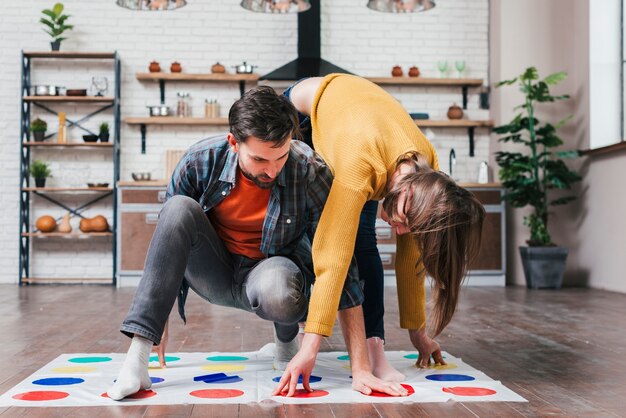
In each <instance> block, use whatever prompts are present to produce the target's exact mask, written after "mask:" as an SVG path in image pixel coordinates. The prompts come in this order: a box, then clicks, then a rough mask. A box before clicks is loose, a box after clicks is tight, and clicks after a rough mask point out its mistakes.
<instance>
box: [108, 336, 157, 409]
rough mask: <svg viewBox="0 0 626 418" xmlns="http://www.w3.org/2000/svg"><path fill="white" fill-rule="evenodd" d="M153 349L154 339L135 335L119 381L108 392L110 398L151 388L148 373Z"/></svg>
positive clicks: (117, 399)
mask: <svg viewBox="0 0 626 418" xmlns="http://www.w3.org/2000/svg"><path fill="white" fill-rule="evenodd" d="M151 351H152V341H150V340H148V339H146V338H143V337H140V336H138V335H135V336H134V337H133V340H132V341H131V343H130V348H129V349H128V353H127V354H126V359H125V360H124V364H122V370H120V374H119V376H118V377H117V381H116V382H115V383H114V384H113V387H112V388H111V389H109V391H108V392H107V394H108V395H109V398H111V399H114V400H116V401H119V400H121V399H124V398H125V397H127V396H128V395H132V394H133V393H137V392H139V390H141V389H149V388H150V386H152V381H151V380H150V375H149V374H148V364H149V363H150V352H151Z"/></svg>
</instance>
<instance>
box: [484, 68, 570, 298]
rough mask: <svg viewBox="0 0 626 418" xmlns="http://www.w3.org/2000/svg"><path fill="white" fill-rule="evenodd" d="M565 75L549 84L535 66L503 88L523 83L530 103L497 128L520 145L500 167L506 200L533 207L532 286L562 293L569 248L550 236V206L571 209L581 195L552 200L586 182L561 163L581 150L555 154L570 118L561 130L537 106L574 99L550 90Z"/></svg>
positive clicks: (525, 255)
mask: <svg viewBox="0 0 626 418" xmlns="http://www.w3.org/2000/svg"><path fill="white" fill-rule="evenodd" d="M566 76H567V74H566V73H564V72H559V73H554V74H551V75H549V76H547V77H546V78H544V79H541V78H539V74H538V73H537V70H536V69H535V68H534V67H530V68H528V69H526V71H524V72H523V73H522V74H521V75H520V76H518V77H516V78H514V79H512V80H506V81H502V82H500V83H498V85H497V87H501V86H510V85H513V84H518V86H519V89H520V91H521V92H522V93H523V98H524V103H522V104H521V105H519V106H517V107H516V108H515V109H516V110H517V115H516V116H515V117H514V118H513V120H512V121H511V122H509V123H508V124H506V125H502V126H498V127H496V128H494V132H495V133H497V134H500V135H503V136H502V137H501V138H500V139H499V141H500V142H503V143H514V144H516V145H517V146H518V148H517V149H516V150H515V151H500V152H497V153H496V161H497V162H498V165H499V166H500V179H501V180H502V184H503V186H504V187H505V189H506V192H505V194H504V200H506V201H507V202H509V203H510V204H511V206H513V207H515V208H524V207H527V206H530V207H531V209H532V211H531V213H530V214H529V215H528V216H526V217H524V225H525V226H527V227H528V228H529V230H530V231H529V232H530V238H529V239H528V240H527V241H526V242H527V243H528V247H519V251H520V256H521V258H522V264H523V267H524V275H525V276H526V283H527V286H528V287H529V288H531V289H537V288H559V287H561V283H562V280H563V273H564V271H565V262H566V260H567V253H568V249H567V248H564V247H558V246H556V244H554V243H553V242H552V238H551V236H550V233H549V232H548V218H549V215H552V214H553V213H551V212H550V211H549V207H550V206H558V205H565V204H567V203H569V202H571V201H572V200H574V199H576V196H573V195H572V196H556V197H555V196H552V192H553V191H555V190H569V189H571V187H572V184H574V183H576V182H577V181H580V180H581V177H580V175H579V174H578V173H576V172H575V171H572V170H570V169H569V168H568V167H567V165H566V164H565V162H564V161H563V160H562V159H561V158H575V157H578V156H579V155H580V153H579V152H578V151H576V150H572V151H552V149H553V148H555V147H558V146H560V145H562V144H563V140H562V139H561V138H559V136H558V134H557V130H558V129H559V128H560V127H561V126H563V125H564V124H565V123H567V122H568V121H569V120H570V119H571V117H566V118H564V119H563V120H561V121H560V122H558V123H557V124H555V125H552V124H550V123H541V122H540V121H539V119H538V116H537V109H536V106H537V104H539V103H541V104H543V105H544V106H546V105H547V104H549V103H553V102H555V101H558V100H563V99H567V98H569V96H568V95H562V96H554V95H552V94H551V93H550V86H554V85H556V84H558V83H559V82H561V81H563V80H564V79H565V77H566Z"/></svg>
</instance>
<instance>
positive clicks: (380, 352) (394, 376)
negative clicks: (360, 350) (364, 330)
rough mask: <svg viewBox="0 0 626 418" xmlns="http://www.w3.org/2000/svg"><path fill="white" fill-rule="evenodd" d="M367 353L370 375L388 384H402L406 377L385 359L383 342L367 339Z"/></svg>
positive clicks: (373, 338)
mask: <svg viewBox="0 0 626 418" xmlns="http://www.w3.org/2000/svg"><path fill="white" fill-rule="evenodd" d="M367 351H368V354H369V359H370V366H371V367H372V374H373V375H374V376H376V377H378V378H379V379H382V380H386V381H388V382H398V383H400V382H404V379H406V376H404V375H403V374H402V373H400V372H399V371H397V370H396V369H395V368H393V366H392V365H391V364H390V363H389V360H387V357H385V342H384V341H383V340H381V339H380V338H378V337H372V338H368V339H367Z"/></svg>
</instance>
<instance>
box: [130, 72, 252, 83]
mask: <svg viewBox="0 0 626 418" xmlns="http://www.w3.org/2000/svg"><path fill="white" fill-rule="evenodd" d="M136 77H137V80H139V81H160V80H165V81H192V82H193V81H200V82H201V81H214V82H234V81H258V80H259V74H226V73H224V74H212V73H196V74H192V73H137V74H136Z"/></svg>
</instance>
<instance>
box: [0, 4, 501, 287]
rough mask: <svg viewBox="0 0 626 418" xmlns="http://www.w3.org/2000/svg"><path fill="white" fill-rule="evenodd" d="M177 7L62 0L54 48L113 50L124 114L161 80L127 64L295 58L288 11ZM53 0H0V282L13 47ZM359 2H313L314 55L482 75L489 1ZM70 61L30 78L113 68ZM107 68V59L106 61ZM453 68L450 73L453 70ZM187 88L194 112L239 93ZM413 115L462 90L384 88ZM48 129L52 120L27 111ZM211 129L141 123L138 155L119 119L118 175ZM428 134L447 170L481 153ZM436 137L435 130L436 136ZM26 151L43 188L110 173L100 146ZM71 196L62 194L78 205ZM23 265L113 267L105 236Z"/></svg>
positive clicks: (11, 203) (11, 242) (7, 215)
mask: <svg viewBox="0 0 626 418" xmlns="http://www.w3.org/2000/svg"><path fill="white" fill-rule="evenodd" d="M188 2H189V4H188V6H186V7H185V8H183V9H180V10H178V11H174V12H165V13H162V12H161V13H149V12H133V11H130V10H125V9H122V8H119V7H117V6H116V5H115V1H114V0H97V1H96V0H65V1H64V4H65V6H66V12H67V13H69V14H71V15H72V17H71V19H70V23H72V24H74V25H75V30H74V31H72V33H71V34H70V36H69V39H68V40H67V41H65V42H64V43H63V45H62V47H61V48H62V50H65V51H71V50H79V51H113V50H117V51H118V52H119V54H120V56H121V59H122V118H124V117H129V116H145V115H147V113H146V112H147V111H146V108H145V106H146V105H150V104H158V103H159V91H158V84H156V83H140V82H138V81H137V80H136V79H135V73H136V72H140V71H141V72H144V71H146V70H147V66H148V63H149V62H150V61H151V60H153V59H156V60H157V61H159V62H160V63H161V66H162V67H163V68H166V69H167V68H169V64H170V63H171V62H172V61H174V60H178V61H180V62H181V63H182V65H183V69H184V71H187V72H208V71H209V69H210V67H211V65H212V64H213V63H215V62H216V61H220V62H221V63H223V64H224V65H226V66H227V68H228V69H229V70H232V68H229V67H230V66H234V65H236V64H239V63H241V62H242V61H243V60H246V61H247V62H248V63H251V64H254V65H258V66H259V68H258V69H257V71H258V72H259V73H261V74H264V73H267V72H269V71H270V70H273V69H275V68H276V67H278V66H280V65H282V64H284V63H286V62H288V61H290V60H292V59H293V58H294V57H295V55H296V25H297V18H296V16H295V15H284V16H274V15H263V14H256V13H251V12H248V11H246V10H244V9H242V8H241V7H240V6H239V0H189V1H188ZM53 3H54V0H50V1H42V0H21V1H10V2H9V1H3V2H2V6H3V7H2V13H1V14H0V39H1V42H0V168H1V170H0V185H1V187H2V192H3V193H2V195H1V196H0V201H1V203H2V204H1V205H0V208H1V211H2V213H1V215H2V216H0V225H1V228H0V282H4V283H15V282H16V281H17V276H18V262H17V258H18V219H19V218H18V207H19V203H18V202H19V201H18V198H19V193H18V186H19V184H18V183H19V132H20V128H19V118H20V113H19V95H20V58H19V57H20V50H21V49H24V50H29V51H35V50H37V51H41V50H43V51H45V50H48V49H49V44H48V42H49V38H48V36H47V35H46V34H45V33H44V32H43V31H42V30H41V25H40V24H39V23H38V20H39V17H40V11H41V10H42V9H43V8H47V7H50V6H51V5H52V4H53ZM365 4H366V1H365V0H360V1H354V0H333V1H331V0H322V55H323V57H324V58H325V59H327V60H329V61H331V62H333V63H335V64H336V65H339V66H340V67H343V68H345V69H347V70H349V71H352V72H354V73H356V74H359V75H364V76H388V75H389V74H390V71H391V67H392V66H394V65H396V64H397V65H401V66H402V67H403V69H404V70H405V72H406V71H408V67H410V66H412V65H417V66H419V67H420V70H421V72H422V75H423V76H425V77H429V76H432V77H435V76H437V70H436V63H437V61H438V60H442V59H447V60H448V61H449V65H450V67H453V65H454V61H455V60H458V59H464V60H465V61H466V67H467V69H466V75H467V76H468V77H476V78H486V77H487V68H488V42H487V35H488V28H487V24H488V0H440V1H439V2H437V7H436V8H435V9H433V10H431V11H429V12H428V13H424V14H413V15H391V14H382V13H378V12H374V11H371V10H369V9H368V8H367V7H365ZM68 64H69V63H68V62H58V61H51V62H45V63H44V62H41V61H38V62H36V64H35V66H34V68H33V73H32V75H33V78H32V82H33V84H37V83H58V84H61V85H65V86H66V87H68V88H86V87H89V84H90V80H91V77H92V76H93V75H107V76H108V78H109V81H110V83H111V87H112V73H111V72H109V71H110V70H109V68H110V67H107V66H106V65H102V64H95V63H87V64H86V65H81V66H72V65H71V64H70V65H69V66H68ZM107 65H108V64H107ZM454 74H455V73H454V71H451V72H450V75H451V76H453V75H454ZM178 90H187V91H190V92H191V96H192V103H193V112H194V114H195V115H201V114H202V113H203V107H202V106H203V101H204V99H205V98H217V99H218V100H219V102H220V104H221V112H222V115H223V116H225V115H226V114H227V112H228V108H229V106H230V104H231V103H232V102H233V101H234V100H235V99H236V98H237V97H238V95H239V90H238V86H237V85H236V84H233V85H222V84H211V83H206V84H177V83H170V84H168V85H167V87H166V102H167V103H169V104H171V105H173V104H175V98H176V96H175V95H176V91H178ZM389 91H390V92H391V93H393V94H394V96H396V97H397V98H398V99H399V100H400V101H401V102H402V103H403V104H404V106H405V107H406V108H407V110H409V111H411V112H417V111H426V112H429V113H430V115H431V118H432V119H441V118H445V113H446V111H447V108H448V106H450V105H451V104H452V103H453V102H457V103H459V102H460V100H461V95H460V91H458V90H457V89H448V88H415V87H412V88H408V87H403V88H400V87H390V88H389ZM468 107H469V108H468V110H467V112H466V113H467V114H468V116H470V117H471V118H475V119H486V118H488V111H483V110H480V109H478V96H477V95H472V96H471V97H470V101H469V106H468ZM65 110H67V111H68V117H70V118H76V119H78V118H79V117H78V115H79V114H80V111H81V110H80V109H72V108H70V107H68V108H66V109H65ZM32 113H33V115H34V116H42V117H43V118H44V119H46V120H47V121H48V122H49V127H50V128H51V129H56V125H57V124H56V121H55V120H54V118H53V117H52V115H50V116H48V115H46V114H44V113H42V112H40V111H38V110H36V109H33V112H32ZM111 119H112V118H111V114H110V113H108V114H105V115H98V116H96V117H95V118H94V119H93V120H92V122H91V123H89V124H88V125H87V126H89V127H91V128H93V129H96V128H97V124H98V123H99V122H101V121H102V120H109V121H110V120H111ZM217 132H219V129H215V128H206V127H197V128H176V129H174V128H171V127H163V128H158V127H149V128H148V143H147V153H146V154H145V155H141V154H140V135H139V130H138V128H135V127H128V126H125V125H122V158H121V164H122V167H121V177H122V179H124V180H128V179H130V173H131V172H133V171H150V172H152V175H153V178H160V177H161V176H163V165H164V151H165V150H166V149H170V148H171V149H181V148H185V147H187V146H189V145H190V144H192V143H193V142H195V141H197V140H198V139H200V138H203V137H205V136H207V135H210V134H212V133H217ZM69 134H70V137H71V138H72V139H74V140H77V139H80V135H82V133H81V132H77V131H76V130H70V133H69ZM427 134H429V135H430V137H431V139H432V141H433V143H434V144H435V147H436V148H437V150H438V152H439V158H440V162H441V166H442V168H443V169H445V170H447V167H448V153H449V151H450V148H455V150H456V155H457V159H458V164H457V171H458V174H457V175H456V176H455V177H458V178H460V179H461V180H470V181H471V180H474V179H475V176H476V172H477V169H478V164H479V162H480V161H482V160H486V159H487V156H488V152H489V144H488V135H487V133H486V131H485V130H480V129H479V130H477V132H476V157H474V158H469V157H468V153H469V152H468V140H467V133H466V131H464V130H454V129H433V130H432V133H431V132H427ZM433 134H434V135H433ZM34 152H35V154H34V155H33V157H35V158H38V157H39V156H41V157H45V158H46V159H47V160H49V161H50V162H51V163H52V169H53V172H54V174H53V175H54V178H52V179H50V180H49V181H50V185H53V186H54V185H56V186H61V185H72V184H73V183H75V184H77V185H78V184H82V183H85V182H87V181H107V180H108V179H109V178H110V176H111V174H110V171H109V170H110V166H109V165H108V164H107V163H106V158H105V156H106V152H105V151H95V152H84V151H82V152H79V151H77V152H75V153H73V155H68V151H34ZM36 202H37V205H36V206H34V207H33V212H32V213H33V219H35V218H36V217H37V216H39V215H40V214H43V213H50V214H53V215H55V216H60V215H62V213H63V212H62V210H61V209H59V208H56V207H53V206H50V205H47V204H46V202H45V201H42V199H40V198H39V199H37V200H36ZM78 202H79V200H77V199H75V198H72V199H70V200H69V203H78ZM107 205H110V203H109V204H104V205H101V206H96V207H95V208H93V209H90V210H89V211H88V212H87V215H88V216H91V215H95V214H98V213H110V207H107ZM72 225H73V227H74V228H78V224H77V220H73V222H72ZM34 248H35V250H36V254H35V257H33V264H32V267H31V275H33V276H36V275H38V276H43V277H52V276H62V277H65V276H71V277H80V276H83V275H95V276H106V275H108V274H109V272H110V268H111V257H110V239H106V238H104V239H83V240H79V241H77V242H73V241H66V240H59V239H57V240H51V239H46V240H45V241H44V240H42V241H35V243H34Z"/></svg>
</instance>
